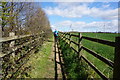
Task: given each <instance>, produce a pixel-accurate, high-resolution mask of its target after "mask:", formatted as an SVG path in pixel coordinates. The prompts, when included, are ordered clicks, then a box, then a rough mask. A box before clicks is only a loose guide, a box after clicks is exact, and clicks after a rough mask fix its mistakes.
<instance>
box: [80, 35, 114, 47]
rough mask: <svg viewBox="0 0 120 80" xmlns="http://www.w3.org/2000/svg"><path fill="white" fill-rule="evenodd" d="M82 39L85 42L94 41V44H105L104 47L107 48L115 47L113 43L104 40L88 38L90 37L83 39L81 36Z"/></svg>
mask: <svg viewBox="0 0 120 80" xmlns="http://www.w3.org/2000/svg"><path fill="white" fill-rule="evenodd" d="M82 39H87V40H90V41H94V42H98V43H101V44H105V45H108V46H112V47H115V42H111V41H106V40H102V39H96V38H90V37H85V36H82Z"/></svg>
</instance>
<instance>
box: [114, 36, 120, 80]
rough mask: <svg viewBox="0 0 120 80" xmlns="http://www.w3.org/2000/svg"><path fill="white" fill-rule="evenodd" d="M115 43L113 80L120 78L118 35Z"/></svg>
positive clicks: (119, 43)
mask: <svg viewBox="0 0 120 80" xmlns="http://www.w3.org/2000/svg"><path fill="white" fill-rule="evenodd" d="M115 43H116V47H115V57H114V70H113V80H120V37H116V40H115Z"/></svg>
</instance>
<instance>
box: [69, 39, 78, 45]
mask: <svg viewBox="0 0 120 80" xmlns="http://www.w3.org/2000/svg"><path fill="white" fill-rule="evenodd" d="M70 42H72V43H74V44H75V45H79V44H78V43H76V42H74V41H72V40H71V41H70Z"/></svg>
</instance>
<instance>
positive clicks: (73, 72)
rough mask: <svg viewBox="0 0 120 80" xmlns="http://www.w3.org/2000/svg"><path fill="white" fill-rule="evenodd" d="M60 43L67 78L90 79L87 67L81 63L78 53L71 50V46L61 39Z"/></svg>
mask: <svg viewBox="0 0 120 80" xmlns="http://www.w3.org/2000/svg"><path fill="white" fill-rule="evenodd" d="M59 43H60V47H61V50H62V54H63V61H64V66H65V72H66V74H67V78H68V79H71V80H72V79H74V80H78V79H81V80H86V79H87V77H88V73H87V72H86V69H87V66H86V65H85V64H83V63H80V61H79V60H78V55H77V53H75V52H74V51H73V50H72V49H71V48H70V45H69V44H67V43H66V42H65V41H64V40H61V39H60V38H59ZM83 65H84V66H83Z"/></svg>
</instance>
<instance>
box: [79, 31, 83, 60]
mask: <svg viewBox="0 0 120 80" xmlns="http://www.w3.org/2000/svg"><path fill="white" fill-rule="evenodd" d="M78 36H79V38H78V57H79V58H80V55H81V54H80V51H81V37H82V35H81V33H78Z"/></svg>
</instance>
